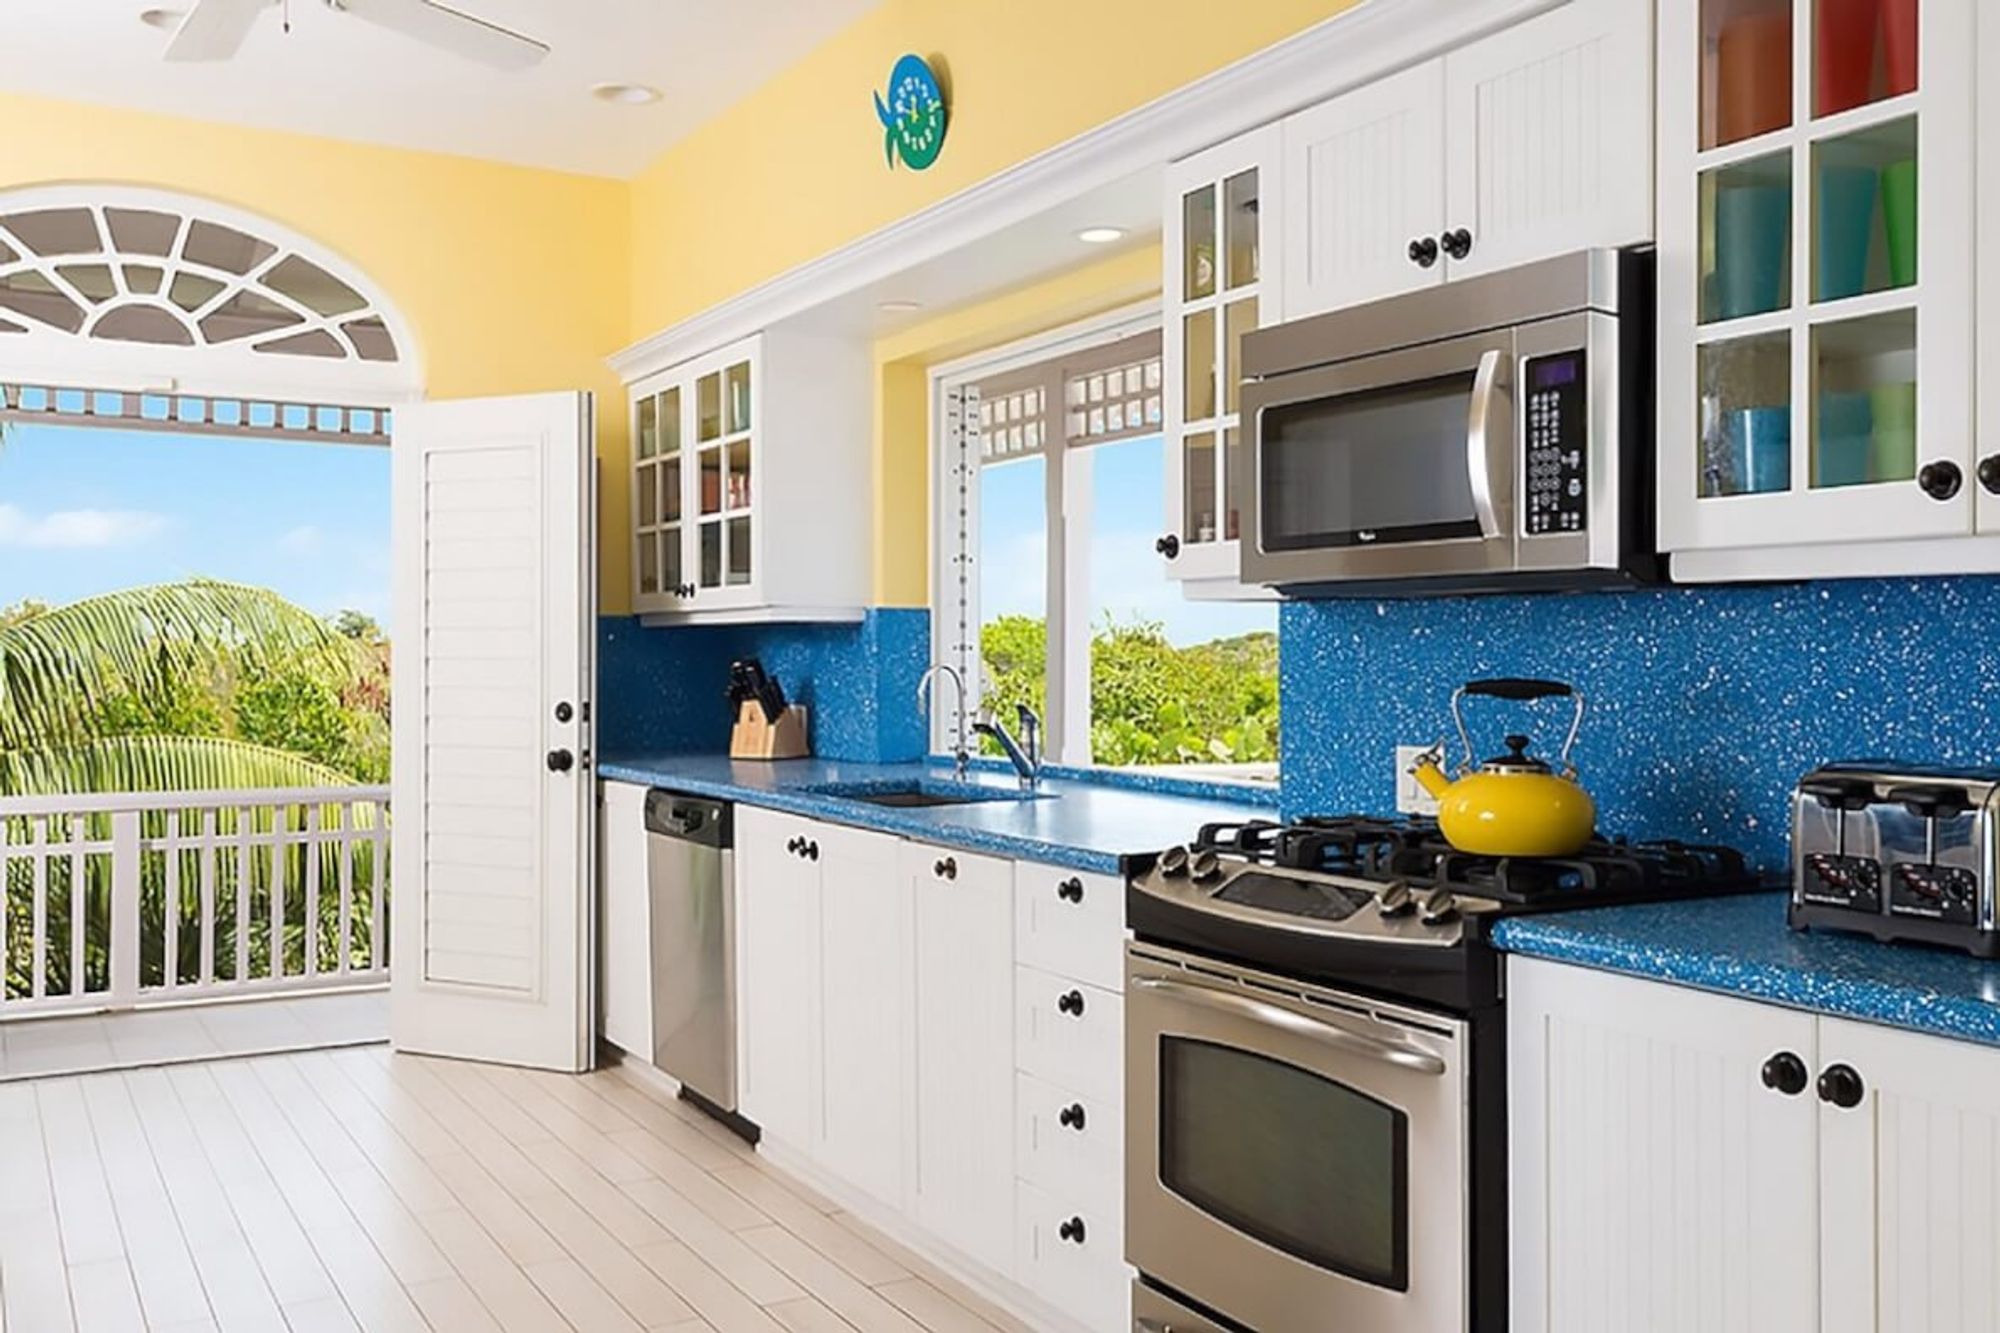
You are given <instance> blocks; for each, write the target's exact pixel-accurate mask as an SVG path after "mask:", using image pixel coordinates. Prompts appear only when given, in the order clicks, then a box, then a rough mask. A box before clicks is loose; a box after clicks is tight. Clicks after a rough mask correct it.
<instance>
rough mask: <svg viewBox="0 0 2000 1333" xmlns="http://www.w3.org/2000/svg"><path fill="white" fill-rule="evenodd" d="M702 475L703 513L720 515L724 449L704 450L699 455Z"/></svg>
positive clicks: (700, 477)
mask: <svg viewBox="0 0 2000 1333" xmlns="http://www.w3.org/2000/svg"><path fill="white" fill-rule="evenodd" d="M697 457H698V458H699V459H700V467H701V473H700V476H699V478H698V480H699V481H700V482H701V512H702V513H703V514H719V513H721V512H722V449H721V448H720V447H719V446H718V447H716V448H712V449H703V450H701V452H700V453H699V454H698V455H697Z"/></svg>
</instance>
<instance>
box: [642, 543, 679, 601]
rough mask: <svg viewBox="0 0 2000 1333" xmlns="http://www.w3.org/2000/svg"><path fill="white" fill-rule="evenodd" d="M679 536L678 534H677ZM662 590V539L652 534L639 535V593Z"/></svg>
mask: <svg viewBox="0 0 2000 1333" xmlns="http://www.w3.org/2000/svg"><path fill="white" fill-rule="evenodd" d="M676 535H678V534H676ZM659 590H660V539H659V537H657V536H656V535H654V534H653V533H650V532H642V533H640V534H639V591H640V592H641V593H649V592H658V591H659Z"/></svg>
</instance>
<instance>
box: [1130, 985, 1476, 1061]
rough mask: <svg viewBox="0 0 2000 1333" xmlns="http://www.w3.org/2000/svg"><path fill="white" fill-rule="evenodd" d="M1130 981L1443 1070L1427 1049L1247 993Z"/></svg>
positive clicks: (1357, 1050) (1349, 1047)
mask: <svg viewBox="0 0 2000 1333" xmlns="http://www.w3.org/2000/svg"><path fill="white" fill-rule="evenodd" d="M1133 984H1134V985H1136V986H1140V987H1143V988H1144V989H1146V990H1149V991H1156V992H1158V993H1159V994H1161V995H1165V996H1167V997H1169V998H1170V999H1175V1000H1180V1001H1183V1002H1185V1003H1187V1004H1197V1005H1201V1006H1203V1007H1204V1008H1208V1009H1214V1010H1217V1011H1219V1012H1221V1013H1225V1014H1231V1015H1234V1016H1235V1017H1238V1018H1248V1019H1251V1020H1252V1021H1254V1022H1258V1023H1263V1024H1266V1025H1267V1026H1270V1027H1275V1028H1282V1029H1284V1030H1285V1031H1286V1032H1289V1033H1291V1034H1293V1035H1294V1036H1299V1037H1305V1038H1307V1039H1309V1040H1311V1041H1316V1042H1319V1043H1321V1044H1323V1045H1326V1046H1331V1047H1333V1048H1334V1049H1335V1050H1337V1051H1341V1052H1343V1053H1344V1054H1347V1055H1358V1056H1361V1057H1363V1058H1365V1059H1369V1060H1379V1061H1381V1062H1382V1063H1383V1064H1390V1065H1395V1066H1396V1067H1397V1068H1399V1069H1409V1070H1414V1071H1415V1072H1417V1073H1419V1074H1433V1075H1441V1074H1443V1073H1444V1071H1445V1063H1444V1061H1443V1060H1440V1059H1439V1058H1438V1057H1437V1056H1435V1055H1432V1054H1431V1053H1430V1052H1429V1051H1420V1050H1418V1049H1417V1048H1416V1047H1414V1046H1403V1045H1399V1044H1398V1043H1396V1042H1391V1041H1383V1040H1381V1039H1380V1038H1377V1037H1369V1036H1364V1035H1363V1034H1361V1033H1359V1032H1354V1031H1350V1030H1349V1029H1347V1028H1344V1027H1339V1026H1337V1025H1335V1024H1333V1023H1328V1022H1326V1021H1324V1020H1322V1019H1317V1018H1308V1017H1306V1016H1305V1015H1304V1014H1298V1013H1293V1012H1292V1011H1291V1010H1290V1009H1287V1008H1284V1007H1283V1006H1282V1005H1276V1004H1269V1003H1266V1002H1265V1001H1263V1000H1257V999H1252V998H1251V997H1250V996H1248V995H1236V994H1233V993H1231V992H1229V991H1219V990H1215V989H1212V988H1211V987H1208V986H1195V985H1190V984H1188V983H1187V982H1185V981H1174V980H1172V979H1170V978H1168V977H1135V978H1133Z"/></svg>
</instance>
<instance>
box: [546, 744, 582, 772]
mask: <svg viewBox="0 0 2000 1333" xmlns="http://www.w3.org/2000/svg"><path fill="white" fill-rule="evenodd" d="M548 764H549V772H551V773H567V772H569V771H570V770H571V769H572V768H575V767H576V756H575V755H573V754H571V753H570V752H569V751H568V750H550V751H549V759H548Z"/></svg>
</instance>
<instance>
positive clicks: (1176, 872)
mask: <svg viewBox="0 0 2000 1333" xmlns="http://www.w3.org/2000/svg"><path fill="white" fill-rule="evenodd" d="M1187 869H1188V849H1187V848H1185V847H1169V848H1167V850H1165V851H1164V852H1161V853H1160V873H1161V874H1162V875H1165V876H1166V877H1167V878H1168V879H1176V878H1178V877H1179V876H1181V875H1185V874H1187Z"/></svg>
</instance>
